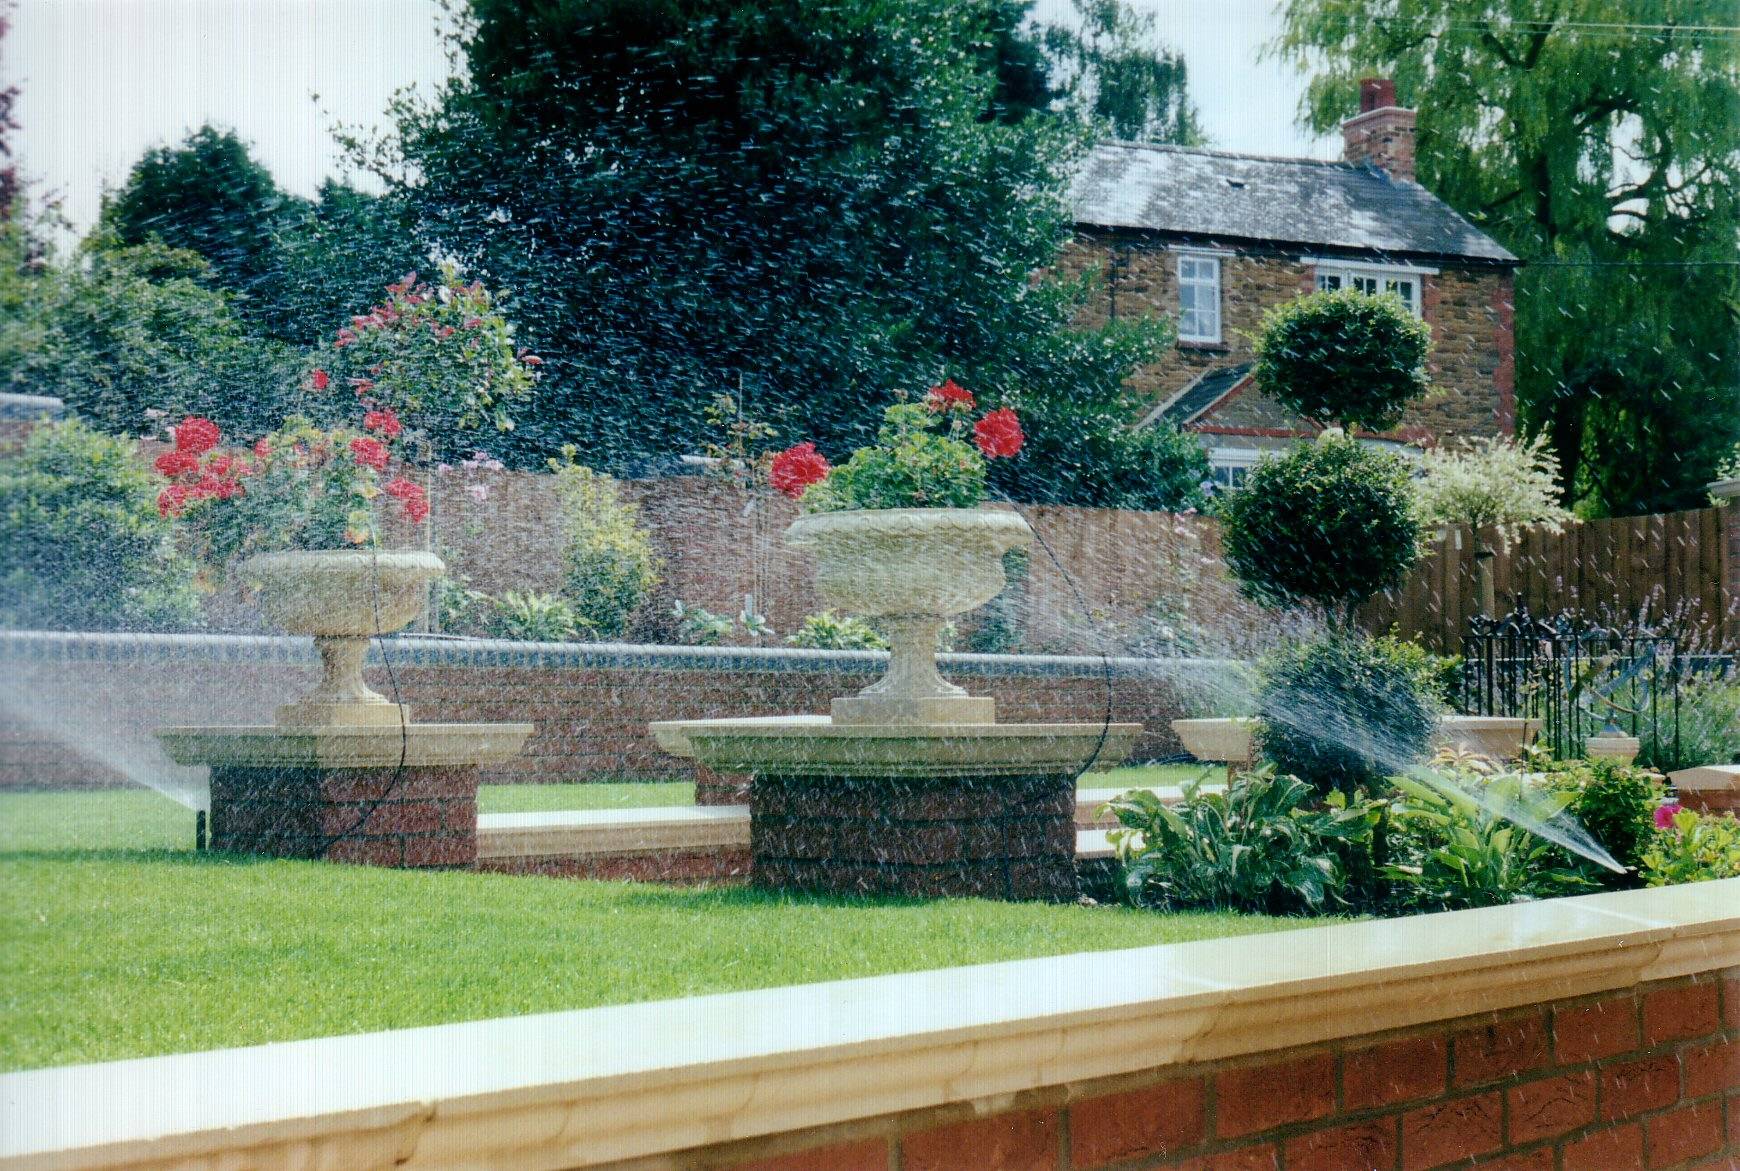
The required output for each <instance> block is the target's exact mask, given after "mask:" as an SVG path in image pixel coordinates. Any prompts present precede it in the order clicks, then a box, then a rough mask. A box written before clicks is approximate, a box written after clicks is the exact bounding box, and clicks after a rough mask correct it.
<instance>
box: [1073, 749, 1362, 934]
mask: <svg viewBox="0 0 1740 1171" xmlns="http://www.w3.org/2000/svg"><path fill="white" fill-rule="evenodd" d="M1110 808H1111V810H1112V812H1113V814H1115V815H1116V817H1117V819H1118V824H1119V825H1120V826H1121V827H1122V828H1120V829H1115V830H1112V831H1111V833H1110V834H1108V835H1107V836H1108V837H1109V838H1110V839H1111V841H1112V845H1113V848H1114V849H1115V850H1116V851H1117V855H1118V860H1119V862H1120V863H1121V864H1122V866H1123V869H1124V883H1125V889H1126V890H1127V892H1128V894H1129V897H1130V900H1131V901H1132V902H1134V903H1136V904H1137V905H1138V906H1145V907H1154V908H1158V909H1164V910H1170V909H1176V908H1183V907H1221V908H1226V909H1231V910H1241V911H1259V912H1264V913H1267V914H1300V913H1305V914H1318V913H1321V912H1322V911H1324V910H1325V909H1326V908H1327V907H1328V906H1329V905H1330V904H1332V903H1333V902H1335V901H1336V900H1337V896H1338V891H1339V890H1340V887H1341V884H1342V882H1343V873H1342V869H1341V865H1340V863H1339V862H1338V860H1337V847H1338V846H1340V845H1343V844H1347V843H1357V842H1361V841H1364V840H1365V839H1366V838H1367V837H1369V835H1370V833H1371V828H1372V824H1373V808H1372V807H1371V806H1370V805H1368V804H1365V803H1358V804H1353V805H1347V804H1345V803H1344V802H1342V801H1341V800H1340V798H1339V797H1337V798H1334V799H1332V800H1331V802H1330V803H1329V804H1328V805H1326V806H1325V805H1323V804H1322V803H1320V802H1319V801H1318V798H1317V795H1316V794H1315V793H1314V792H1313V791H1312V789H1311V787H1310V786H1309V785H1306V784H1305V783H1303V782H1302V781H1300V780H1298V779H1297V778H1295V777H1289V776H1277V775H1275V774H1274V773H1272V772H1270V771H1267V770H1264V771H1257V772H1249V773H1245V774H1244V775H1242V776H1241V777H1239V778H1238V779H1236V780H1235V781H1234V782H1233V784H1232V786H1231V787H1230V788H1229V789H1228V790H1227V791H1226V792H1225V793H1218V792H1213V793H1210V792H1204V791H1203V790H1202V782H1201V781H1200V780H1198V781H1193V782H1191V783H1190V784H1189V785H1186V786H1185V789H1184V799H1183V800H1182V801H1180V802H1179V803H1178V805H1177V806H1176V807H1170V808H1169V807H1168V806H1167V805H1166V804H1164V803H1163V802H1162V801H1161V800H1160V798H1159V797H1157V796H1156V795H1155V794H1154V793H1152V792H1150V791H1148V790H1146V789H1136V790H1133V791H1131V792H1129V793H1125V794H1123V795H1122V796H1120V797H1118V798H1116V799H1115V800H1113V801H1112V802H1111V805H1110Z"/></svg>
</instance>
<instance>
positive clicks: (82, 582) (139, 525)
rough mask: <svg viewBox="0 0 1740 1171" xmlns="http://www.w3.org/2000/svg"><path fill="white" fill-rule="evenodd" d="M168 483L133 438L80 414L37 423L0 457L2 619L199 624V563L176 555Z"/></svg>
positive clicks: (54, 626)
mask: <svg viewBox="0 0 1740 1171" xmlns="http://www.w3.org/2000/svg"><path fill="white" fill-rule="evenodd" d="M161 487H162V482H161V481H160V480H159V479H158V478H157V477H156V476H155V475H153V474H152V472H151V470H150V469H149V468H148V467H147V466H146V465H145V462H144V461H143V460H142V459H140V458H139V453H138V451H137V449H136V447H135V444H134V442H133V440H131V439H126V438H122V437H120V436H114V435H105V434H103V433H102V432H101V431H96V430H93V429H92V428H90V427H88V426H86V425H85V424H84V423H81V422H79V421H78V420H77V419H68V420H66V421H65V422H61V423H40V424H38V425H37V426H36V427H35V428H34V429H33V430H32V431H31V432H30V436H29V438H28V439H26V440H25V441H24V446H23V449H22V450H21V451H19V452H18V453H17V454H15V455H12V456H8V457H6V458H4V459H0V549H4V550H5V557H4V558H3V559H0V626H9V627H14V628H24V629H37V630H165V629H179V628H184V627H188V626H193V625H196V624H197V623H198V622H199V619H200V594H199V591H198V589H197V588H196V587H195V584H194V578H195V573H196V571H197V567H196V566H195V565H194V563H193V562H192V561H190V560H189V559H187V558H186V557H183V556H181V555H179V554H178V553H177V552H176V549H175V532H174V526H173V524H172V522H171V521H170V520H169V519H168V518H166V517H164V516H163V515H161V514H160V513H159V512H158V508H157V493H158V490H159V489H160V488H161Z"/></svg>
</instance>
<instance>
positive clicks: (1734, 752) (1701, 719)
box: [1637, 675, 1740, 772]
mask: <svg viewBox="0 0 1740 1171" xmlns="http://www.w3.org/2000/svg"><path fill="white" fill-rule="evenodd" d="M1678 731H1679V740H1678V743H1677V744H1676V743H1675V740H1674V735H1673V728H1672V725H1664V726H1663V727H1662V728H1661V734H1660V736H1659V737H1649V736H1646V737H1643V751H1642V752H1641V753H1639V754H1638V758H1637V759H1638V761H1639V763H1642V764H1646V765H1649V766H1650V767H1652V768H1658V769H1661V770H1662V771H1663V772H1674V771H1677V770H1679V769H1682V768H1696V767H1697V766H1698V765H1703V764H1731V763H1734V762H1736V761H1740V678H1733V677H1724V676H1721V675H1702V676H1693V677H1692V678H1690V679H1686V680H1684V681H1683V682H1681V684H1680V694H1679V728H1678Z"/></svg>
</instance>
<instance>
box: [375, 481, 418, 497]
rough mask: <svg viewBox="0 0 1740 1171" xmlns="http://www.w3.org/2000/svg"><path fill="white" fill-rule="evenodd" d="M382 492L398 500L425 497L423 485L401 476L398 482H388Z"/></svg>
mask: <svg viewBox="0 0 1740 1171" xmlns="http://www.w3.org/2000/svg"><path fill="white" fill-rule="evenodd" d="M382 491H384V492H385V493H386V494H387V495H388V496H391V497H393V498H394V499H396V500H415V499H416V498H418V497H420V496H422V495H423V485H421V484H418V483H416V482H414V481H412V480H407V479H405V477H403V476H400V477H399V478H398V479H396V480H389V481H387V486H386V487H385V488H383V489H382Z"/></svg>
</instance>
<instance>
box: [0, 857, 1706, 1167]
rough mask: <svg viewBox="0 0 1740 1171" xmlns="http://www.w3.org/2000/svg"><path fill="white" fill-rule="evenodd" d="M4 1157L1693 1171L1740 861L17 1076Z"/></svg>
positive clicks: (1, 1087)
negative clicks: (1690, 873) (1415, 909)
mask: <svg viewBox="0 0 1740 1171" xmlns="http://www.w3.org/2000/svg"><path fill="white" fill-rule="evenodd" d="M0 1105H3V1108H4V1110H5V1116H6V1120H7V1125H6V1126H5V1127H0V1171H23V1169H26V1168H29V1169H32V1171H35V1169H38V1168H50V1167H54V1168H63V1169H64V1168H80V1169H84V1171H98V1169H115V1171H120V1169H129V1171H169V1169H172V1168H173V1169H178V1171H193V1169H195V1168H201V1169H209V1168H213V1167H248V1168H252V1169H255V1171H292V1169H293V1168H294V1169H300V1168H307V1167H343V1168H346V1169H347V1171H377V1169H378V1171H389V1169H397V1168H402V1169H405V1171H419V1169H423V1168H450V1167H455V1166H468V1167H490V1168H503V1169H509V1168H511V1169H516V1171H562V1169H578V1168H583V1167H606V1166H612V1167H635V1168H641V1169H646V1168H652V1167H659V1168H665V1169H675V1168H694V1169H697V1171H701V1169H706V1171H713V1169H718V1168H736V1169H738V1171H742V1169H744V1168H754V1169H756V1171H800V1169H801V1171H843V1169H847V1168H851V1169H857V1168H874V1169H875V1171H893V1169H894V1168H899V1171H999V1169H1003V1171H1012V1169H1014V1168H1026V1169H1037V1171H1052V1169H1057V1171H1065V1169H1067V1171H1089V1169H1094V1168H1108V1169H1109V1168H1114V1167H1115V1168H1119V1169H1124V1168H1129V1169H1132V1171H1133V1169H1134V1168H1138V1167H1140V1168H1145V1169H1150V1171H1151V1169H1154V1168H1168V1169H1171V1171H1183V1169H1184V1168H1190V1169H1192V1171H1232V1169H1237V1168H1268V1169H1270V1171H1311V1169H1313V1168H1329V1169H1334V1171H1345V1169H1348V1168H1355V1169H1356V1168H1360V1167H1381V1168H1383V1169H1384V1171H1429V1169H1431V1168H1438V1167H1450V1166H1459V1167H1469V1166H1473V1167H1485V1168H1498V1167H1505V1168H1539V1169H1541V1171H1578V1169H1582V1168H1594V1169H1598V1171H1621V1169H1625V1168H1632V1167H1647V1168H1649V1169H1650V1171H1666V1169H1673V1171H1689V1169H1692V1168H1713V1167H1724V1166H1727V1164H1728V1161H1729V1160H1730V1159H1731V1158H1732V1157H1734V1156H1736V1155H1740V1114H1737V1111H1740V880H1732V879H1731V880H1728V881H1726V882H1710V883H1698V884H1693V885H1690V886H1682V887H1672V888H1667V889H1663V890H1644V891H1630V892H1624V893H1620V894H1607V895H1593V896H1587V897H1582V898H1573V899H1557V900H1548V901H1545V902H1540V903H1531V904H1520V905H1517V906H1509V907H1495V908H1489V909H1486V910H1480V911H1462V912H1457V913H1454V914H1446V915H1430V916H1419V917H1415V918H1411V919H1399V920H1387V921H1363V922H1357V923H1342V924H1334V925H1330V926H1324V927H1309V928H1302V929H1300V930H1297V931H1291V932H1283V933H1279V934H1270V935H1251V936H1243V937H1238V938H1231V939H1218V940H1205V941H1201V942H1196V943H1186V944H1172V945H1166V946H1161V947H1151V948H1139V949H1134V950H1129V951H1121V952H1110V953H1104V952H1102V953H1093V954H1079V955H1067V956H1056V957H1051V958H1045V959H1036V960H1020V961H1013V962H1008V963H999V964H987V965H982V966H977V967H968V968H952V969H943V970H938V971H930V972H911V973H905V974H901V975H892V976H878V977H871V978H867V979H859V980H845V981H838V982H833V983H825V984H809V985H796V986H791V987H785V988H773V989H764V990H761V991H753V992H739V993H728V994H724V995H718V996H704V997H694V998H690V999H685V1000H670V1001H661V1002H656V1003H648V1004H630V1005H622V1006H618V1007H613V1008H598V1009H588V1010H583V1011H578V1012H563V1013H547V1014H540V1015H534V1016H525V1017H509V1018H501V1019H497V1020H488V1021H471V1022H465V1023H459V1024H450V1025H439V1026H433V1027H429V1028H421V1029H407V1030H401V1031H396V1032H386V1033H373V1034H363V1035H357V1036H347V1037H328V1038H319V1039H315V1040H309V1041H296V1042H288V1043H281V1044H276V1045H267V1046H260V1047H256V1048H250V1049H232V1050H217V1051H212V1052H205V1053H186V1054H178V1055H174V1056H168V1057H158V1058H148V1059H143V1060H136V1061H121V1062H111V1063H106V1064H98V1065H87V1066H77V1067H69V1068H63V1069H47V1070H37V1071H31V1072H26V1073H17V1074H8V1075H5V1076H0Z"/></svg>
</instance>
